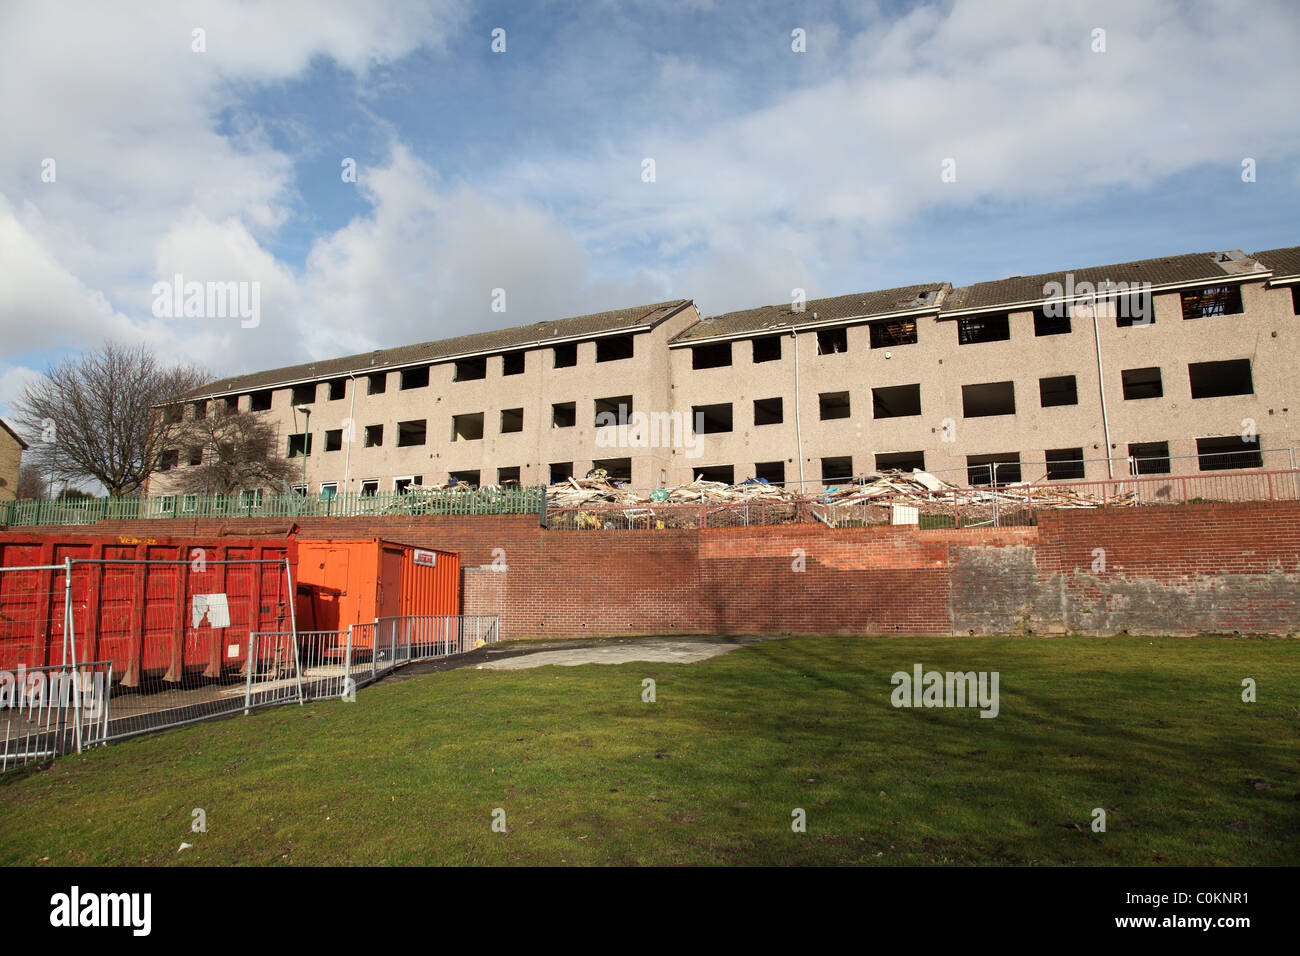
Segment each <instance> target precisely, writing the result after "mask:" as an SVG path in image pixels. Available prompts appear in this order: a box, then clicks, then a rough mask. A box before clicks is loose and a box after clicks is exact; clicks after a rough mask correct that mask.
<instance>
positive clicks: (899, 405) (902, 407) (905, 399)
mask: <svg viewBox="0 0 1300 956" xmlns="http://www.w3.org/2000/svg"><path fill="white" fill-rule="evenodd" d="M871 406H872V413H871V414H872V417H873V418H907V417H909V416H911V415H920V414H921V386H920V385H919V384H918V385H891V386H888V387H886V388H873V389H872V390H871Z"/></svg>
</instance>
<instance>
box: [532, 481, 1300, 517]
mask: <svg viewBox="0 0 1300 956" xmlns="http://www.w3.org/2000/svg"><path fill="white" fill-rule="evenodd" d="M1296 500H1300V470H1287V471H1238V472H1231V473H1223V474H1212V475H1211V474H1206V475H1168V476H1167V475H1152V476H1146V477H1132V478H1115V479H1105V480H1101V481H1072V482H1066V481H1054V482H1050V483H1046V482H1044V483H1037V484H1015V485H1003V486H988V487H981V488H959V489H954V490H947V491H935V492H929V493H907V494H897V495H881V496H878V497H873V498H866V497H863V498H859V499H856V500H844V499H840V498H835V497H832V496H829V495H824V496H822V497H821V498H802V499H788V500H771V501H737V502H728V501H719V502H713V503H701V504H655V503H651V504H646V505H637V506H635V507H625V506H618V505H587V506H577V507H569V508H550V509H548V511H547V515H546V526H547V527H548V528H551V529H555V530H579V531H596V530H605V531H611V530H641V531H646V530H649V531H655V530H670V529H693V528H735V527H746V526H749V525H782V524H815V523H821V524H825V525H827V526H829V527H833V528H846V527H868V526H873V525H887V524H894V523H899V524H916V525H918V526H919V527H920V528H921V529H922V530H925V529H932V528H971V527H981V526H985V527H987V526H994V527H1014V526H1018V525H1019V526H1024V525H1032V524H1034V523H1035V522H1036V514H1037V513H1038V512H1040V511H1045V510H1059V509H1081V508H1082V509H1086V508H1115V507H1141V506H1144V505H1159V504H1163V505H1171V504H1201V503H1206V502H1212V501H1219V502H1245V501H1296ZM895 506H898V508H899V509H900V510H901V509H914V511H913V512H902V513H901V514H900V511H896V510H895ZM900 517H901V519H902V520H900Z"/></svg>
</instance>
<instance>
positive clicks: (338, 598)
mask: <svg viewBox="0 0 1300 956" xmlns="http://www.w3.org/2000/svg"><path fill="white" fill-rule="evenodd" d="M296 583H297V591H298V600H297V604H296V610H297V615H298V629H299V630H300V631H312V630H315V631H345V630H347V629H348V627H349V626H350V625H353V624H370V623H373V622H374V621H375V620H376V619H377V618H385V617H405V616H408V615H422V614H459V613H460V555H459V554H457V553H456V552H454V551H439V550H435V549H431V548H416V547H412V546H411V545H406V544H398V543H396V542H393V541H384V540H383V539H381V538H364V539H356V540H320V541H312V540H307V539H304V538H299V539H298V580H297V582H296Z"/></svg>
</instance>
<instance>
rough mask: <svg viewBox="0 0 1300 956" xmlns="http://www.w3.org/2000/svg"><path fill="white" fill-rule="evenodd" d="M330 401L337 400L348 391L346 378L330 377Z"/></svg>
mask: <svg viewBox="0 0 1300 956" xmlns="http://www.w3.org/2000/svg"><path fill="white" fill-rule="evenodd" d="M329 386H330V393H329V394H330V398H329V400H330V401H331V402H337V401H338V400H339V399H341V398H342V397H343V396H345V395H346V394H347V392H348V380H347V379H346V378H332V379H330V381H329Z"/></svg>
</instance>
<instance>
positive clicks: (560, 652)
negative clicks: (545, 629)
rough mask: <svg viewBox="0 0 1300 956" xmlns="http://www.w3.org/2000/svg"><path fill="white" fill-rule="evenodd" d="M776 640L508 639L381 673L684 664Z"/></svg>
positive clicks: (404, 675) (403, 676)
mask: <svg viewBox="0 0 1300 956" xmlns="http://www.w3.org/2000/svg"><path fill="white" fill-rule="evenodd" d="M770 640H779V638H771V637H751V636H742V637H712V636H709V635H690V636H683V635H679V634H674V635H671V636H659V637H610V638H603V639H578V640H572V641H511V642H507V643H505V644H500V645H497V644H493V645H489V646H488V647H481V648H479V649H478V650H476V651H471V652H470V653H468V654H461V655H458V656H457V657H454V658H449V659H446V660H436V661H421V662H419V663H415V664H408V665H407V666H406V667H402V668H400V669H399V670H397V671H396V672H395V673H393V674H391V675H389V676H388V677H386V678H385V681H401V680H409V679H410V678H412V677H418V676H419V675H421V674H429V673H433V672H434V671H442V670H450V669H452V668H456V667H480V668H483V669H485V670H523V669H526V668H530V667H545V666H547V665H548V664H557V665H560V666H563V667H576V666H578V665H581V664H623V663H626V662H628V661H658V662H664V663H682V664H689V663H693V662H694V661H702V660H705V659H706V658H709V657H717V656H718V655H720V654H725V653H727V652H728V651H732V650H735V649H736V648H737V647H743V646H745V645H746V644H754V643H757V642H759V641H770Z"/></svg>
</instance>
